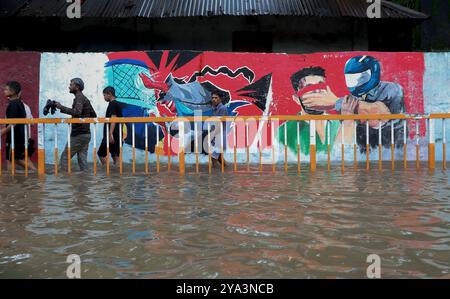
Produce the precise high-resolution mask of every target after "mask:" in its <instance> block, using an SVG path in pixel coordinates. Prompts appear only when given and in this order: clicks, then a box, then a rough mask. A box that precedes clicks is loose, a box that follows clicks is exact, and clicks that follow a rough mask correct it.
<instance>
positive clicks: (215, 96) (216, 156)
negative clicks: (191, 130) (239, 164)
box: [211, 91, 228, 166]
mask: <svg viewBox="0 0 450 299" xmlns="http://www.w3.org/2000/svg"><path fill="white" fill-rule="evenodd" d="M211 106H212V116H218V117H220V116H228V109H227V107H226V106H225V105H224V104H223V103H222V95H221V94H220V92H218V91H214V92H212V93H211ZM226 131H227V128H226V122H223V132H221V131H220V126H216V125H212V127H211V147H212V152H211V158H212V163H213V166H215V165H216V164H221V163H223V165H224V166H226V165H227V163H226V161H225V159H224V157H223V155H222V153H221V150H220V144H221V142H220V139H222V144H223V150H225V149H226V145H227V142H226ZM221 133H223V135H221ZM216 137H217V138H216Z"/></svg>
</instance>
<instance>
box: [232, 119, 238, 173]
mask: <svg viewBox="0 0 450 299" xmlns="http://www.w3.org/2000/svg"><path fill="white" fill-rule="evenodd" d="M233 131H234V149H233V150H234V151H233V156H234V157H233V160H234V172H237V123H236V119H235V120H234V126H233Z"/></svg>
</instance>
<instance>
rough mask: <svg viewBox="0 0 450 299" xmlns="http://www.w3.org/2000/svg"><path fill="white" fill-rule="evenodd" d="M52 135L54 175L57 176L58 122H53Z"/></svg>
mask: <svg viewBox="0 0 450 299" xmlns="http://www.w3.org/2000/svg"><path fill="white" fill-rule="evenodd" d="M53 135H54V136H55V149H54V152H53V155H54V161H55V176H57V175H58V124H55V127H54V133H53ZM94 151H95V150H94Z"/></svg>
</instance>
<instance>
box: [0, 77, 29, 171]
mask: <svg viewBox="0 0 450 299" xmlns="http://www.w3.org/2000/svg"><path fill="white" fill-rule="evenodd" d="M21 91H22V87H21V85H20V83H19V82H16V81H10V82H8V83H6V86H5V88H4V94H5V96H6V97H7V98H8V99H9V104H8V107H7V108H6V118H26V117H27V114H26V111H25V106H24V104H23V102H22V100H21V98H20V93H21ZM11 129H12V125H8V126H6V129H4V130H2V135H5V134H6V142H5V145H6V160H7V161H8V167H9V165H10V162H11V161H12V146H11V142H12V140H11V139H12V138H11V137H12V136H11V135H12V134H11V132H12V130H11ZM25 142H28V140H27V141H25V125H20V124H19V125H14V160H15V161H16V162H17V164H18V165H20V166H22V167H24V168H25ZM29 167H30V169H32V170H36V167H35V166H34V165H33V163H31V161H30V162H29Z"/></svg>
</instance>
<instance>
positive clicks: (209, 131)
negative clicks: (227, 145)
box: [208, 122, 212, 173]
mask: <svg viewBox="0 0 450 299" xmlns="http://www.w3.org/2000/svg"><path fill="white" fill-rule="evenodd" d="M211 155H212V149H211V124H210V123H209V122H208V172H209V173H211V171H212V169H211V168H212V165H211V164H212V157H211Z"/></svg>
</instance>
